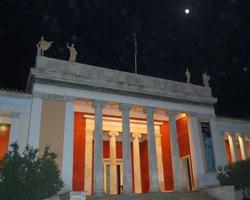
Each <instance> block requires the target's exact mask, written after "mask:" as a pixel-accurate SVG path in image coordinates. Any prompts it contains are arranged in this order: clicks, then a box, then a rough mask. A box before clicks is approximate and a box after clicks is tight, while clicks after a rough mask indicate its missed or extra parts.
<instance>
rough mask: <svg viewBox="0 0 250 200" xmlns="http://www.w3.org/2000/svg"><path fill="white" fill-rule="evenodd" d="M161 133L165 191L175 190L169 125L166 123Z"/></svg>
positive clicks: (162, 126)
mask: <svg viewBox="0 0 250 200" xmlns="http://www.w3.org/2000/svg"><path fill="white" fill-rule="evenodd" d="M160 131H161V146H162V163H163V172H164V183H165V190H173V189H174V183H173V168H172V154H171V142H170V131H169V123H168V122H167V121H164V122H163V124H162V125H161V127H160Z"/></svg>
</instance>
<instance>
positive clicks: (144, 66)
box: [0, 0, 250, 118]
mask: <svg viewBox="0 0 250 200" xmlns="http://www.w3.org/2000/svg"><path fill="white" fill-rule="evenodd" d="M186 8H189V9H190V14H189V15H186V14H185V12H184V10H185V9H186ZM133 32H136V33H137V40H138V65H139V67H138V71H139V73H141V74H146V75H150V76H157V77H163V78H167V79H172V80H178V81H185V75H184V73H185V68H186V67H187V66H188V67H189V69H190V71H191V73H192V78H191V81H192V82H193V83H195V84H201V83H202V73H203V72H204V71H207V72H208V73H209V74H210V75H211V86H212V89H213V94H214V96H215V97H217V98H218V104H217V105H216V113H217V114H219V115H227V116H232V117H240V118H250V1H249V0H156V1H149V0H105V1H104V0H68V1H66V0H0V59H1V62H0V63H1V64H0V66H1V72H0V87H5V88H16V89H25V85H26V81H27V76H28V73H29V69H30V67H32V66H34V60H35V54H36V46H35V44H36V43H37V42H38V41H39V40H40V37H41V36H44V37H45V39H46V40H49V41H50V40H52V41H54V43H53V45H52V48H51V49H50V50H49V51H47V52H46V55H47V56H49V57H55V58H60V59H67V58H68V51H67V49H66V42H73V43H75V45H76V49H77V51H78V53H79V56H78V57H77V61H78V62H81V63H87V64H93V65H97V66H103V67H108V68H112V69H118V70H123V71H129V72H132V70H133V62H134V60H133V51H134V50H133V46H134V44H133Z"/></svg>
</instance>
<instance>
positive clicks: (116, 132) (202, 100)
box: [28, 57, 218, 195]
mask: <svg viewBox="0 0 250 200" xmlns="http://www.w3.org/2000/svg"><path fill="white" fill-rule="evenodd" d="M68 65H69V63H68V62H65V61H60V60H56V59H51V58H46V57H37V63H36V67H35V68H34V69H32V70H31V79H30V80H32V81H33V82H32V90H33V96H34V99H33V103H32V108H31V116H32V117H33V119H32V120H33V121H34V123H31V124H30V133H29V140H28V141H29V144H30V145H34V146H37V145H39V144H40V146H41V144H43V142H44V141H46V140H48V139H49V138H50V137H51V135H49V133H48V131H47V129H46V127H47V126H48V124H49V126H50V129H51V130H52V129H53V130H54V133H55V134H57V135H58V137H59V138H63V141H62V144H58V143H57V140H56V138H55V139H54V141H51V146H52V147H53V146H55V147H57V149H56V151H57V152H56V153H57V154H58V155H59V158H60V159H61V161H60V160H59V161H58V164H59V166H60V168H61V172H62V178H63V179H64V181H65V185H66V187H67V188H69V189H72V190H75V191H85V192H87V193H88V194H96V195H99V194H103V193H108V194H113V195H116V194H119V193H146V192H165V191H179V190H194V189H197V188H199V187H203V186H206V185H209V184H216V180H215V177H214V174H212V173H209V174H208V173H206V168H207V164H206V162H208V160H211V162H213V163H212V164H210V165H211V166H214V165H215V164H214V163H215V162H214V159H216V163H218V162H217V161H218V158H217V157H214V156H213V153H212V150H211V149H208V150H206V151H209V152H210V154H209V156H210V158H207V157H205V152H204V153H202V152H203V150H202V148H203V146H202V142H203V140H204V138H203V139H202V137H203V136H201V135H202V133H201V130H200V126H201V121H200V120H201V119H202V120H203V123H204V126H205V128H206V130H205V129H204V131H205V132H204V134H207V135H206V136H207V137H208V141H209V144H212V143H211V132H215V131H216V130H215V129H214V126H211V127H210V125H209V124H210V119H211V117H214V109H213V108H212V105H213V104H214V102H216V99H214V98H213V97H212V96H211V90H210V88H208V87H203V86H197V85H193V84H190V83H189V84H187V83H180V82H175V81H169V80H163V79H158V78H152V77H148V76H143V75H138V74H136V75H135V74H130V73H126V72H118V71H115V70H109V69H103V68H98V67H95V66H88V65H83V64H78V63H73V64H72V63H71V64H70V67H69V66H68ZM50 72H51V73H50ZM30 84H31V82H30ZM33 107H34V109H33ZM35 108H39V109H35ZM54 109H55V110H57V111H56V112H59V110H60V112H62V116H63V118H62V119H64V121H63V125H62V127H63V134H62V133H61V132H59V131H58V130H59V129H60V128H59V127H58V126H59V125H58V124H60V123H62V119H60V120H59V119H58V123H56V124H51V123H50V122H49V121H48V120H47V118H48V116H49V117H52V118H53V116H54V118H57V116H56V112H53V110H54ZM37 111H38V112H37ZM46 113H47V114H46ZM59 121H60V122H59ZM35 127H41V130H40V131H39V130H37V129H36V128H35ZM45 130H46V131H45ZM39 135H40V136H39ZM59 135H60V136H59ZM216 142H217V141H216V140H215V141H213V143H216ZM53 143H54V144H53ZM60 146H61V147H60ZM217 146H218V144H217ZM60 149H62V151H61V150H60ZM206 153H207V152H206ZM201 160H202V162H200V161H201ZM209 162H210V161H209ZM213 169H215V166H214V167H211V169H210V170H213ZM213 172H215V171H213ZM207 180H209V182H207Z"/></svg>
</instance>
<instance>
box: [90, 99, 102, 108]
mask: <svg viewBox="0 0 250 200" xmlns="http://www.w3.org/2000/svg"><path fill="white" fill-rule="evenodd" d="M104 106H105V101H101V100H94V101H93V108H97V107H101V108H104Z"/></svg>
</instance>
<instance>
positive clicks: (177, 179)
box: [167, 111, 183, 191]
mask: <svg viewBox="0 0 250 200" xmlns="http://www.w3.org/2000/svg"><path fill="white" fill-rule="evenodd" d="M167 115H168V117H169V129H170V136H171V153H172V168H173V176H174V177H173V178H174V190H175V191H178V190H182V189H183V186H182V179H181V162H180V154H179V143H178V135H177V128H176V112H174V111H171V112H168V113H167Z"/></svg>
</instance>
